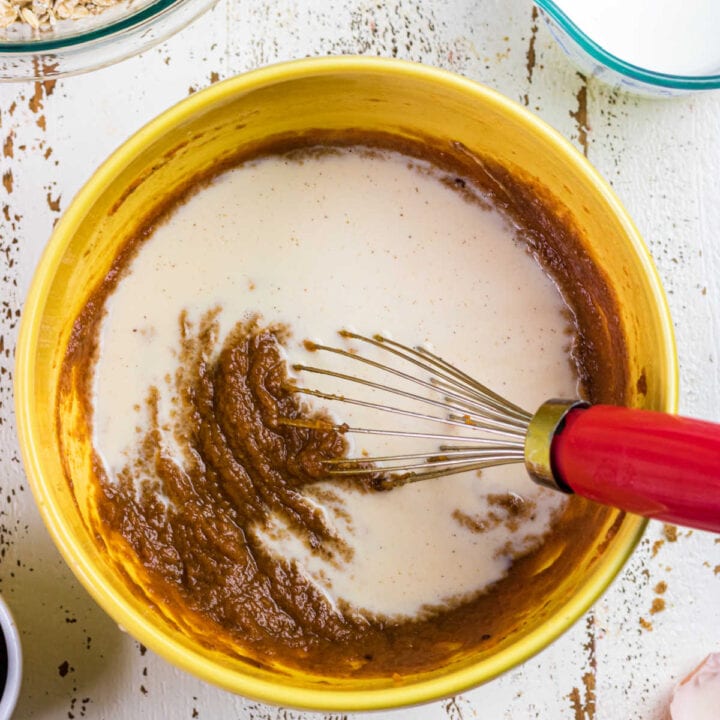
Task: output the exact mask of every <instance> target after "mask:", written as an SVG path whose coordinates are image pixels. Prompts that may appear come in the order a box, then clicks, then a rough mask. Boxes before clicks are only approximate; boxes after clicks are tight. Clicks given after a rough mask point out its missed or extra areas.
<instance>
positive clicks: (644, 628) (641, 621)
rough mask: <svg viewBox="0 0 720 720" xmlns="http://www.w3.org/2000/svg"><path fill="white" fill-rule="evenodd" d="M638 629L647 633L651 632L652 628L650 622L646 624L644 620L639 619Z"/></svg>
mask: <svg viewBox="0 0 720 720" xmlns="http://www.w3.org/2000/svg"><path fill="white" fill-rule="evenodd" d="M640 627H641V628H642V629H643V630H647V631H648V632H652V629H653V626H652V623H651V622H648V621H647V620H646V619H645V618H642V617H641V618H640Z"/></svg>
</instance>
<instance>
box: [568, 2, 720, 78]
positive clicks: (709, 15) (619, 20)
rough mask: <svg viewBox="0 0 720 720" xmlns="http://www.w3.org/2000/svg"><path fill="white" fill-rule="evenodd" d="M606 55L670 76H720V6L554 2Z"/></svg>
mask: <svg viewBox="0 0 720 720" xmlns="http://www.w3.org/2000/svg"><path fill="white" fill-rule="evenodd" d="M555 4H556V5H557V6H558V7H559V8H560V9H561V10H562V11H563V12H564V13H565V14H566V15H567V16H568V17H569V18H570V19H571V20H572V21H573V22H574V23H575V24H576V25H577V26H578V27H579V28H580V29H581V30H582V31H583V32H584V33H585V34H586V35H587V36H588V37H590V38H591V39H592V40H594V41H595V42H596V43H597V44H598V45H600V46H601V47H602V48H603V49H605V50H607V51H608V52H609V53H611V54H613V55H615V56H616V57H618V58H620V59H622V60H625V61H626V62H628V63H631V64H633V65H637V66H638V67H641V68H644V69H646V70H653V71H655V72H661V73H668V74H670V75H713V74H717V73H720V2H718V0H685V2H677V0H604V1H600V2H599V1H598V0H555Z"/></svg>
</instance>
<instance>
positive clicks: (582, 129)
mask: <svg viewBox="0 0 720 720" xmlns="http://www.w3.org/2000/svg"><path fill="white" fill-rule="evenodd" d="M577 76H578V77H579V78H580V80H582V85H581V86H580V89H579V90H578V91H577V93H576V94H575V99H576V100H577V110H575V111H574V112H573V111H572V110H571V111H570V117H571V118H572V119H573V120H575V127H576V129H577V134H578V143H580V147H581V148H582V151H583V155H585V157H587V154H588V130H589V129H590V126H589V125H588V107H587V78H586V77H585V75H583V74H582V73H577Z"/></svg>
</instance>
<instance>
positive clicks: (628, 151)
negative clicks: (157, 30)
mask: <svg viewBox="0 0 720 720" xmlns="http://www.w3.org/2000/svg"><path fill="white" fill-rule="evenodd" d="M339 53H360V54H369V55H383V56H397V57H401V58H406V59H410V60H414V61H420V62H425V63H429V64H432V65H437V66H440V67H443V68H447V69H449V70H453V71H456V72H459V73H462V74H464V75H466V76H468V77H470V78H472V79H475V80H479V81H481V82H484V83H487V84H488V85H490V86H492V87H494V88H497V89H498V90H500V91H501V92H503V93H505V94H506V95H508V96H509V97H511V98H513V99H515V100H517V101H518V102H520V103H522V104H524V105H526V106H527V107H529V108H530V109H531V110H533V111H534V112H536V113H538V114H539V115H540V116H541V117H542V118H544V119H545V120H546V121H547V122H549V123H550V124H551V125H553V126H554V127H555V128H557V129H558V130H559V131H560V132H561V133H562V134H563V135H565V136H566V137H567V138H569V139H570V140H571V141H572V142H573V143H574V144H575V145H576V146H577V147H579V148H580V149H581V150H582V151H583V152H584V153H585V154H586V155H587V156H588V158H589V159H590V160H591V162H593V163H594V164H595V166H596V167H597V168H598V169H599V170H600V171H601V173H603V174H604V176H605V177H606V178H607V179H608V180H609V181H610V182H611V184H612V185H613V187H614V188H615V190H616V191H617V193H618V194H619V196H620V198H621V200H622V201H623V202H624V204H625V205H626V207H627V208H628V210H629V211H630V213H631V215H632V216H633V217H634V219H635V221H636V223H637V225H638V227H639V229H640V231H641V233H642V234H643V236H644V237H645V239H646V241H647V243H648V245H649V247H650V249H651V251H652V254H653V256H654V258H655V261H656V263H657V266H658V269H659V272H660V275H661V277H662V280H663V283H664V285H665V288H666V290H667V293H668V299H669V302H670V306H671V310H672V314H673V318H674V322H675V328H676V332H677V342H678V352H679V356H680V364H681V388H682V402H681V410H682V411H683V412H684V413H686V414H692V415H696V416H699V417H703V418H708V419H714V420H720V396H719V390H720V387H719V385H720V368H719V367H718V355H719V353H720V312H718V309H720V202H718V198H719V197H720V183H719V182H718V168H720V93H714V94H713V93H711V94H706V95H702V96H696V97H685V98H680V99H676V100H672V101H655V100H649V99H640V98H635V97H630V96H626V95H622V94H619V93H616V92H614V91H612V90H609V89H607V88H605V87H604V86H601V85H599V84H597V83H596V82H595V81H593V80H586V79H585V78H584V77H582V76H581V75H580V74H579V73H578V72H577V71H576V70H575V69H574V68H573V67H572V66H571V65H570V64H569V63H568V62H567V61H566V59H565V57H564V56H563V55H562V53H561V51H560V50H559V49H558V48H557V47H556V46H555V44H554V42H553V40H552V38H551V37H550V35H549V33H548V31H547V28H546V27H545V25H544V23H543V21H542V19H541V18H539V17H538V14H537V11H536V10H535V9H534V7H533V5H532V3H531V2H530V1H529V0H503V1H500V0H495V1H493V0H472V1H471V0H388V1H387V2H379V1H373V2H369V1H360V0H344V1H340V0H294V1H293V0H221V1H220V3H219V5H218V6H217V7H216V8H215V9H214V10H213V11H212V12H210V13H209V14H207V15H206V16H204V17H203V18H201V19H200V20H199V21H197V22H196V23H195V24H194V25H192V26H191V27H189V28H187V29H185V30H184V31H183V32H181V33H180V34H179V35H177V36H176V37H174V38H173V39H171V40H170V41H168V42H166V43H165V44H163V45H161V46H159V47H157V48H155V49H152V50H150V51H148V52H146V53H145V54H144V55H142V56H139V57H136V58H132V59H130V60H127V61H124V62H122V63H120V64H118V65H115V66H113V67H110V68H106V69H103V70H99V71H96V72H93V73H90V74H87V75H83V76H79V77H75V78H68V79H65V80H59V81H57V82H46V83H37V84H36V83H25V84H16V85H0V162H1V163H2V165H1V166H0V177H1V179H2V184H1V185H0V278H1V283H2V285H1V290H0V304H1V306H0V467H1V468H2V473H1V474H0V591H1V592H2V594H3V596H4V597H5V599H6V600H7V602H8V603H9V604H10V605H11V607H12V609H13V611H14V613H15V616H16V619H17V622H18V624H19V626H20V629H21V633H22V640H23V646H24V653H25V666H24V682H23V688H22V692H21V698H20V702H19V705H18V709H17V712H16V715H15V717H16V718H23V719H24V718H48V719H49V718H52V719H55V718H70V720H73V719H74V718H118V719H123V718H138V717H145V718H148V719H152V718H157V719H160V718H243V719H245V718H247V719H248V720H250V719H252V720H296V719H298V720H299V719H301V718H306V719H309V718H321V717H324V718H326V720H331V719H333V720H335V719H337V718H339V717H345V716H338V715H325V716H320V715H313V714H311V713H299V712H295V711H291V710H285V709H279V708H272V707H268V706H264V705H262V704H258V703H255V702H251V701H249V700H246V699H243V698H241V697H236V696H233V695H231V694H229V693H226V692H224V691H222V690H219V689H217V688H215V687H213V686H211V685H207V684H205V683H203V682H201V681H199V680H196V679H195V678H193V677H191V676H189V675H186V674H184V673H182V672H181V671H179V670H176V669H175V668H173V667H172V666H170V665H168V664H167V663H166V662H164V661H163V660H161V659H160V658H158V657H156V656H154V655H153V654H152V653H151V652H149V651H146V650H145V649H144V648H143V647H142V646H140V645H139V644H138V643H137V642H135V641H134V640H133V639H131V638H130V637H128V636H127V635H126V634H124V633H123V632H122V631H121V630H120V629H119V628H118V627H117V626H116V625H115V624H114V623H113V622H112V621H111V620H110V618H109V617H108V616H107V615H106V614H105V613H104V612H103V611H102V610H100V609H99V608H98V607H97V606H96V605H95V603H94V602H93V601H92V600H91V599H90V598H89V596H88V595H87V593H86V592H85V591H84V589H82V588H81V587H80V586H79V585H78V583H77V582H76V581H75V579H74V577H73V575H72V574H71V572H70V570H69V569H68V568H67V567H66V565H65V563H64V562H63V561H62V559H61V558H60V556H59V554H58V553H57V551H56V550H55V548H54V546H53V544H52V542H51V540H50V538H49V536H48V534H47V532H46V530H45V528H44V526H43V524H42V522H41V520H40V518H39V515H38V513H37V510H36V509H35V506H34V504H33V500H32V497H31V495H30V491H29V488H28V485H27V481H26V479H25V475H24V473H23V469H22V466H21V463H20V459H19V450H18V443H17V439H16V436H15V424H14V417H13V407H12V375H13V367H12V366H13V353H14V346H15V340H16V332H17V323H18V321H19V317H20V315H21V311H22V301H23V297H24V295H25V292H26V290H27V287H28V285H29V281H30V278H31V276H32V272H33V269H34V267H35V265H36V263H37V261H38V259H39V257H40V254H41V253H42V250H43V248H44V246H45V243H46V241H47V239H48V237H49V235H50V232H51V230H52V227H53V224H54V222H55V221H56V220H57V218H58V217H59V215H60V213H62V211H63V210H64V208H65V207H67V205H68V203H69V202H70V200H71V198H72V196H73V195H74V193H75V192H76V191H77V190H78V188H79V187H80V186H81V184H82V183H83V182H84V181H85V180H86V179H87V178H88V177H89V176H90V175H91V174H92V172H93V169H94V168H95V167H96V166H97V165H98V164H99V163H100V162H101V161H102V160H103V159H104V158H105V157H106V156H107V155H108V154H109V153H110V152H111V151H112V150H113V149H114V148H115V147H117V146H118V145H119V144H120V143H121V142H122V141H123V140H124V139H125V138H127V137H128V136H129V135H130V134H131V133H132V132H134V131H135V130H137V129H138V128H139V127H141V126H142V125H143V124H144V123H145V122H146V121H148V120H149V119H151V118H152V117H154V116H155V115H157V114H158V113H160V112H161V111H163V110H164V109H166V108H167V107H169V106H170V105H171V104H173V103H175V102H176V101H178V100H180V99H182V98H183V97H185V96H186V95H187V94H188V93H189V92H192V91H195V90H197V89H200V88H203V87H205V86H207V85H209V84H210V83H212V82H215V81H217V80H218V79H222V78H225V77H228V76H230V75H233V74H236V73H238V72H242V71H244V70H247V69H251V68H254V67H257V66H260V65H264V64H267V63H271V62H276V61H279V60H286V59H292V58H298V57H304V56H308V55H326V54H339ZM719 650H720V538H717V537H715V536H712V535H710V534H708V533H702V532H688V531H680V530H678V529H676V528H674V527H668V526H662V525H660V524H658V523H651V524H650V527H649V529H648V532H647V534H646V536H645V539H644V540H643V541H642V543H641V545H640V547H639V548H638V550H637V551H636V552H635V554H634V555H633V557H632V558H631V560H630V561H629V563H628V564H627V566H626V568H625V570H624V571H623V572H622V574H621V575H620V576H619V577H618V579H617V580H616V581H615V583H614V584H613V586H612V587H611V588H610V590H609V591H608V592H607V593H606V594H605V596H604V597H603V598H602V599H601V600H600V601H599V602H598V603H597V604H596V605H595V606H594V607H593V608H592V610H591V611H590V612H589V613H588V614H587V615H586V616H585V617H584V618H582V619H581V620H580V621H579V622H578V623H577V624H576V625H575V626H574V627H573V628H572V629H571V630H570V631H569V632H568V633H566V634H565V635H564V636H563V637H562V638H560V639H559V640H558V641H557V642H555V643H554V644H553V645H552V646H551V647H549V648H547V649H546V650H545V651H544V652H542V653H541V654H540V655H538V656H537V657H535V658H534V659H532V660H530V661H529V662H527V663H525V664H524V665H523V666H521V667H519V668H516V669H515V670H512V671H511V672H509V673H507V674H506V675H505V676H503V677H501V678H499V679H498V680H496V681H494V682H492V683H489V684H487V685H485V686H483V687H481V688H478V689H475V690H472V691H470V692H467V693H465V694H463V695H461V696H458V697H455V698H452V699H450V700H445V701H443V702H438V703H435V704H431V705H426V706H423V707H419V708H412V709H405V710H398V711H394V712H388V713H382V714H381V716H382V717H388V718H391V719H397V720H401V719H402V720H411V719H412V720H421V719H422V720H435V719H438V720H439V719H441V718H449V719H451V720H461V719H463V720H470V719H471V718H478V719H482V720H488V719H489V720H497V719H501V718H522V719H524V718H553V719H554V720H555V719H557V720H564V719H567V720H618V719H620V718H628V719H632V720H636V719H637V720H640V719H642V720H661V718H662V716H663V712H664V707H665V705H666V703H667V698H668V695H669V693H670V691H671V689H672V686H673V684H674V683H675V682H676V681H677V679H678V678H679V677H681V676H682V675H684V674H685V673H687V672H688V671H689V670H691V669H692V667H693V666H694V665H695V664H696V663H697V662H698V661H700V660H701V659H702V657H703V656H704V655H705V654H707V653H708V652H711V651H719ZM355 717H358V718H361V717H362V718H370V717H380V716H379V715H359V716H355Z"/></svg>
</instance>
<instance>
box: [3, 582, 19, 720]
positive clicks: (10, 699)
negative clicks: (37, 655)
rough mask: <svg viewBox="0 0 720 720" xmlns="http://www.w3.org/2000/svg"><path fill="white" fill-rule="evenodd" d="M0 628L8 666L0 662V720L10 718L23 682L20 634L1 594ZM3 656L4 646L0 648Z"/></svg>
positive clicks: (8, 719)
mask: <svg viewBox="0 0 720 720" xmlns="http://www.w3.org/2000/svg"><path fill="white" fill-rule="evenodd" d="M0 629H1V630H2V638H0V641H2V643H3V645H4V646H5V655H6V659H7V666H6V667H2V664H0V673H2V674H4V677H2V674H0V685H3V680H4V681H5V682H4V687H3V688H2V694H1V695H0V720H10V718H11V717H12V714H13V710H14V709H15V705H16V703H17V699H18V695H19V694H20V684H21V682H22V648H21V646H20V634H19V633H18V629H17V625H15V620H14V619H13V616H12V614H11V612H10V609H9V608H8V606H7V604H6V603H5V601H4V600H3V598H2V597H1V596H0ZM0 657H2V648H0Z"/></svg>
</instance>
